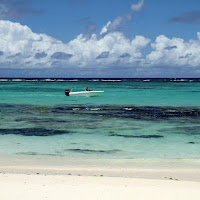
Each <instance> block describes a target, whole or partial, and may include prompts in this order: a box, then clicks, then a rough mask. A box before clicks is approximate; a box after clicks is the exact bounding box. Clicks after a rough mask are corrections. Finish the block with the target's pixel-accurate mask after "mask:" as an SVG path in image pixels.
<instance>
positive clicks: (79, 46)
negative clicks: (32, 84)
mask: <svg viewBox="0 0 200 200" xmlns="http://www.w3.org/2000/svg"><path fill="white" fill-rule="evenodd" d="M0 49H1V50H0V68H1V69H5V68H7V69H12V70H14V69H34V68H36V69H41V70H43V69H45V68H47V69H50V68H51V69H52V70H53V69H57V68H60V69H61V68H62V69H63V70H64V69H68V70H67V71H70V69H71V70H72V71H73V69H78V71H79V72H80V73H82V74H84V73H85V70H84V69H86V71H90V70H89V69H93V70H91V71H92V72H93V71H95V72H94V75H95V76H97V75H98V74H101V73H100V72H101V70H102V73H103V72H105V73H109V72H110V71H113V70H114V71H115V73H114V72H113V73H112V74H117V73H118V75H122V74H123V76H125V75H127V76H129V75H131V74H132V75H134V76H138V77H139V75H141V74H144V75H149V76H153V75H155V76H164V75H166V76H167V75H168V74H167V72H169V74H172V73H177V71H179V70H180V69H181V71H182V73H183V74H184V73H185V74H186V72H190V73H191V69H193V71H194V74H199V73H200V70H199V67H200V56H199V55H200V33H197V39H196V40H189V41H185V40H184V39H182V38H168V37H166V36H165V35H159V36H157V37H156V38H155V40H152V41H151V40H150V39H148V38H146V37H144V36H141V35H137V36H135V37H134V38H132V39H129V38H127V37H126V36H125V35H124V34H123V33H121V32H116V31H115V32H110V33H107V34H106V35H105V36H104V37H99V35H98V34H91V37H90V38H86V37H85V34H80V35H78V36H77V37H76V38H75V39H73V40H71V41H70V42H68V43H63V42H62V41H59V40H57V39H55V38H52V37H50V36H48V35H46V34H37V33H34V32H32V30H31V29H30V28H29V27H27V26H22V25H21V24H20V23H13V22H10V21H4V20H0ZM146 49H148V50H147V51H146ZM147 52H148V53H147ZM97 71H98V73H97ZM90 76H92V75H90Z"/></svg>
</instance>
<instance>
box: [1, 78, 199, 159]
mask: <svg viewBox="0 0 200 200" xmlns="http://www.w3.org/2000/svg"><path fill="white" fill-rule="evenodd" d="M86 87H89V89H94V90H104V93H103V94H102V95H101V96H99V97H72V96H69V97H67V96H65V94H64V91H65V89H73V91H81V90H84V89H85V88H86ZM0 92H1V95H0V105H1V109H0V155H15V156H18V155H26V156H30V157H31V156H56V157H57V156H59V157H66V158H68V157H69V158H79V159H86V158H91V159H157V158H159V159H160V158H161V159H162V158H163V159H171V158H172V159H199V158H200V148H199V147H200V125H199V122H200V117H199V116H200V101H199V99H200V82H199V80H197V79H186V80H179V81H177V80H174V79H172V80H170V79H167V80H165V79H152V80H148V81H144V80H142V79H122V80H120V79H118V80H117V81H114V80H112V81H107V80H106V81H105V80H102V79H76V80H54V79H52V80H37V79H35V80H2V81H0Z"/></svg>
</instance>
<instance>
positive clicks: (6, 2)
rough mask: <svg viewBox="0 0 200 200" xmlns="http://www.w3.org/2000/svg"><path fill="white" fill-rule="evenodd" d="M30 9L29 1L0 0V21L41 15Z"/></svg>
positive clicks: (39, 11) (39, 12)
mask: <svg viewBox="0 0 200 200" xmlns="http://www.w3.org/2000/svg"><path fill="white" fill-rule="evenodd" d="M41 13H42V11H41V10H35V9H33V8H32V7H31V1H30V0H0V19H20V18H22V17H23V16H24V15H27V14H41Z"/></svg>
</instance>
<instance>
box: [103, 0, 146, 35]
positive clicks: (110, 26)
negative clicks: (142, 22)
mask: <svg viewBox="0 0 200 200" xmlns="http://www.w3.org/2000/svg"><path fill="white" fill-rule="evenodd" d="M143 5H144V0H140V1H139V2H138V3H137V4H131V6H130V10H131V12H129V13H127V14H125V15H119V16H117V17H116V18H115V19H114V20H113V22H111V21H109V22H108V23H107V24H106V25H105V26H104V27H103V28H102V30H101V32H100V34H101V35H102V36H105V35H106V34H108V33H111V32H115V31H119V30H120V29H121V28H122V26H123V25H125V24H126V23H127V22H128V21H130V20H131V19H132V18H133V16H134V14H135V13H137V12H139V11H140V10H141V9H142V7H143Z"/></svg>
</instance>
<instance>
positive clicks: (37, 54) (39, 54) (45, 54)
mask: <svg viewBox="0 0 200 200" xmlns="http://www.w3.org/2000/svg"><path fill="white" fill-rule="evenodd" d="M46 56H47V53H45V52H44V51H43V52H42V53H36V54H35V58H36V59H40V58H45V57H46Z"/></svg>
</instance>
